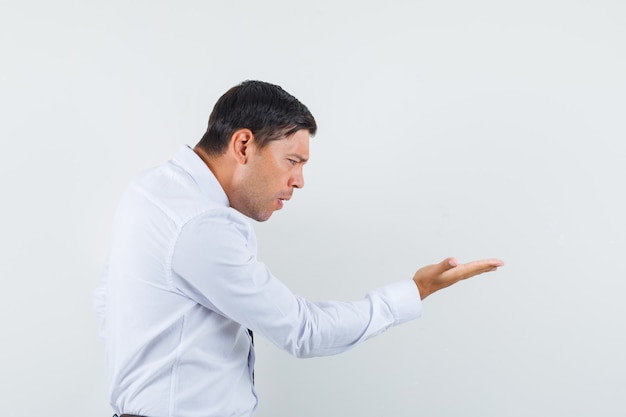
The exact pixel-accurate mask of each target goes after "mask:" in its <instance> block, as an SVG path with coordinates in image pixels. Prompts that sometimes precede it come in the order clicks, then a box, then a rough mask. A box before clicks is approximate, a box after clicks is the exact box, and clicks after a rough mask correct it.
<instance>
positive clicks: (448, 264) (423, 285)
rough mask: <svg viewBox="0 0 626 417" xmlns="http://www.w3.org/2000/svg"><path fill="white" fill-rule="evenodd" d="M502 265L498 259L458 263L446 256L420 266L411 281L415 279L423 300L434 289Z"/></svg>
mask: <svg viewBox="0 0 626 417" xmlns="http://www.w3.org/2000/svg"><path fill="white" fill-rule="evenodd" d="M503 265H504V262H502V261H501V260H499V259H485V260H482V261H473V262H468V263H466V264H459V263H458V261H457V260H456V259H454V258H447V259H444V260H443V261H441V262H439V263H438V264H434V265H427V266H425V267H423V268H420V269H419V270H418V271H417V272H416V273H415V275H414V276H413V281H415V284H416V285H417V289H418V290H419V292H420V296H421V297H422V300H423V299H424V298H426V297H428V296H429V295H431V294H432V293H434V292H435V291H439V290H440V289H442V288H446V287H449V286H450V285H452V284H455V283H457V282H459V281H461V280H464V279H467V278H470V277H473V276H475V275H479V274H482V273H484V272H489V271H495V270H497V269H498V267H500V266H503Z"/></svg>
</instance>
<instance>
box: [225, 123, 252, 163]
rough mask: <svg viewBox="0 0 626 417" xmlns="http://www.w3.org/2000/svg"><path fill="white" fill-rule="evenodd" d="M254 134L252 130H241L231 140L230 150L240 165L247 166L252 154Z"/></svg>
mask: <svg viewBox="0 0 626 417" xmlns="http://www.w3.org/2000/svg"><path fill="white" fill-rule="evenodd" d="M253 142H254V134H253V133H252V131H251V130H250V129H239V130H237V131H235V133H233V135H232V136H231V138H230V145H229V150H230V152H231V153H232V155H233V156H234V158H235V160H236V161H237V162H238V163H240V164H246V163H247V162H248V157H249V155H250V153H251V152H252V148H253Z"/></svg>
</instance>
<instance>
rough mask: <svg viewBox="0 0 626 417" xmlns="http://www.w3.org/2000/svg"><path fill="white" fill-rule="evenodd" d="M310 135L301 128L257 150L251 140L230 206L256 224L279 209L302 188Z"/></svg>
mask: <svg viewBox="0 0 626 417" xmlns="http://www.w3.org/2000/svg"><path fill="white" fill-rule="evenodd" d="M310 136H311V135H310V133H309V131H308V130H306V129H302V130H299V131H297V132H296V133H294V134H293V135H291V136H288V137H286V138H284V139H279V140H274V141H271V142H269V143H268V144H267V145H266V146H264V147H263V148H261V149H259V148H258V147H256V145H255V143H254V140H253V141H252V143H251V147H250V148H251V149H250V150H249V151H250V152H249V154H248V160H247V161H246V164H245V165H243V166H242V169H241V176H240V178H239V181H237V187H236V189H235V190H234V194H235V195H234V197H235V198H231V206H232V207H233V208H235V209H237V210H238V211H240V212H241V213H243V214H245V215H246V216H248V217H250V218H252V219H254V220H257V221H259V222H263V221H265V220H267V219H269V218H270V217H271V215H272V213H274V211H276V210H280V209H282V208H283V205H284V202H285V201H288V200H289V199H291V197H292V195H293V191H294V189H295V188H302V187H304V177H303V173H302V170H303V168H304V164H305V163H306V162H307V161H308V159H309V140H310Z"/></svg>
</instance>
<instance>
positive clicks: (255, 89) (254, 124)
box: [197, 81, 317, 154]
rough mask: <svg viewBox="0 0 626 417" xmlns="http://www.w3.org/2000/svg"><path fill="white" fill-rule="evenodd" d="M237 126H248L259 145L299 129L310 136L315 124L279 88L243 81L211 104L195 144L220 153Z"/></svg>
mask: <svg viewBox="0 0 626 417" xmlns="http://www.w3.org/2000/svg"><path fill="white" fill-rule="evenodd" d="M239 129H250V131H252V133H253V134H254V140H255V141H256V143H257V145H258V146H259V148H262V147H264V146H266V145H267V144H268V143H269V142H270V141H273V140H278V139H282V138H284V137H287V136H290V135H292V134H294V133H296V132H297V131H299V130H302V129H307V130H308V131H309V133H310V134H311V135H314V134H315V132H316V131H317V125H316V123H315V119H314V118H313V115H312V114H311V112H310V111H309V109H308V108H307V107H306V106H305V105H304V104H302V103H300V101H298V99H297V98H295V97H294V96H292V95H291V94H289V93H288V92H286V91H285V90H283V89H282V88H281V87H279V86H277V85H274V84H270V83H266V82H263V81H244V82H242V83H241V84H239V85H237V86H235V87H233V88H231V89H230V90H228V91H227V92H226V93H225V94H224V95H223V96H222V97H220V99H219V100H218V101H217V103H215V106H214V107H213V111H212V112H211V116H210V117H209V125H208V127H207V131H206V133H205V134H204V136H202V139H200V142H198V145H197V146H199V147H200V148H202V149H203V150H204V151H206V152H207V153H209V154H221V153H224V151H225V150H226V148H227V147H228V143H229V142H230V139H231V137H232V135H233V134H234V133H235V132H236V131H237V130H239Z"/></svg>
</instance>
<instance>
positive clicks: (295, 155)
mask: <svg viewBox="0 0 626 417" xmlns="http://www.w3.org/2000/svg"><path fill="white" fill-rule="evenodd" d="M287 156H288V157H290V158H294V159H297V160H298V162H307V161H308V158H305V157H303V156H302V155H298V154H297V153H290V154H289V155H287Z"/></svg>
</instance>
